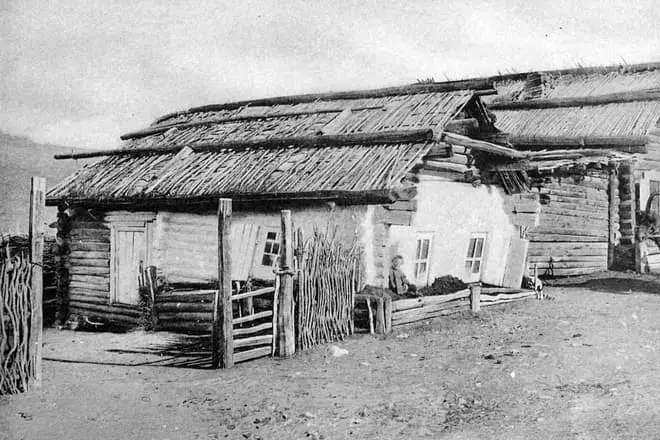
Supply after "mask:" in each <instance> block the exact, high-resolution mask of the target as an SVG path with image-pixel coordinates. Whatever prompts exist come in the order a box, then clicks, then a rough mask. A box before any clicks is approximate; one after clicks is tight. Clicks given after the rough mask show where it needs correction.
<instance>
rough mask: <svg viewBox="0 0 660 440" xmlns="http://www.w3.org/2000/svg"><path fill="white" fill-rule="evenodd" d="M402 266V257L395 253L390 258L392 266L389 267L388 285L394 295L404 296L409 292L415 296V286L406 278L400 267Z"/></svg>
mask: <svg viewBox="0 0 660 440" xmlns="http://www.w3.org/2000/svg"><path fill="white" fill-rule="evenodd" d="M401 266H403V257H402V256H401V255H397V256H396V257H394V258H392V267H391V268H390V276H389V287H390V290H391V291H392V292H394V294H395V295H400V296H404V295H406V294H411V295H413V296H417V286H415V285H414V284H412V283H411V282H410V281H408V278H407V277H406V275H405V274H404V273H403V270H402V269H401Z"/></svg>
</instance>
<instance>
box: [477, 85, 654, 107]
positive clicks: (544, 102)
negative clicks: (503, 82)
mask: <svg viewBox="0 0 660 440" xmlns="http://www.w3.org/2000/svg"><path fill="white" fill-rule="evenodd" d="M658 99H660V89H657V88H652V89H645V90H638V91H630V92H617V93H608V94H604V95H597V96H579V97H570V98H552V99H529V100H525V101H500V102H497V101H496V102H493V103H491V104H490V105H489V106H488V107H489V108H491V109H493V110H514V109H516V110H530V109H548V108H561V107H586V106H594V105H606V104H613V103H622V102H637V101H654V100H658Z"/></svg>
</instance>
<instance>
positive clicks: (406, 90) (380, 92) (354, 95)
mask: <svg viewBox="0 0 660 440" xmlns="http://www.w3.org/2000/svg"><path fill="white" fill-rule="evenodd" d="M466 90H489V91H490V90H493V81H492V80H489V79H476V80H475V79H468V80H459V81H446V82H439V83H429V84H411V85H408V86H403V87H387V88H382V89H374V90H351V91H346V92H330V93H314V94H307V95H293V96H277V97H274V98H263V99H254V100H247V101H236V102H230V103H226V104H211V105H205V106H200V107H193V108H190V109H188V110H185V111H181V112H175V113H169V114H167V115H164V116H161V117H160V118H158V119H157V120H156V123H158V122H163V121H165V120H167V119H171V118H173V117H177V116H183V115H187V114H191V113H205V112H211V111H221V110H235V109H238V108H241V107H246V106H249V107H262V106H264V107H265V106H273V105H295V104H303V103H308V102H315V101H331V100H340V99H369V98H384V97H387V96H400V95H414V94H419V93H445V92H454V91H466ZM488 93H490V92H488Z"/></svg>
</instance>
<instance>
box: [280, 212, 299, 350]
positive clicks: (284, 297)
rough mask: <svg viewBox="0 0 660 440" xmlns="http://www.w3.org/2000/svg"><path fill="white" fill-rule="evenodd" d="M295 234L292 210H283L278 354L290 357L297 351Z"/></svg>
mask: <svg viewBox="0 0 660 440" xmlns="http://www.w3.org/2000/svg"><path fill="white" fill-rule="evenodd" d="M292 238H293V234H292V231H291V211H289V210H283V211H282V234H281V238H280V273H279V274H278V277H279V278H280V283H279V284H280V291H279V295H278V302H279V304H278V307H277V312H278V316H277V354H278V356H281V357H288V356H291V355H293V354H294V353H295V352H296V337H295V326H294V322H293V273H292V266H293V264H292V261H293V241H292Z"/></svg>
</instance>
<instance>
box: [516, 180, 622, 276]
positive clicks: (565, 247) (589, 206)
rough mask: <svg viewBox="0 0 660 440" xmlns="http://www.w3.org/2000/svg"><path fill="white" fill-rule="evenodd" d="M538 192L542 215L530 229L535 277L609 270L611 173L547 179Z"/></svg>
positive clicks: (530, 265) (529, 259)
mask: <svg viewBox="0 0 660 440" xmlns="http://www.w3.org/2000/svg"><path fill="white" fill-rule="evenodd" d="M549 180H550V181H549V182H546V183H544V184H542V185H541V186H540V187H539V188H537V189H538V193H539V195H540V198H541V202H542V203H541V211H540V214H539V219H538V225H537V226H535V227H533V228H530V230H529V233H528V238H529V240H530V244H529V251H528V270H529V271H530V273H531V272H533V268H534V265H535V264H536V265H537V266H538V270H539V274H540V275H541V276H543V275H547V276H550V275H554V276H571V275H583V274H588V273H593V272H598V271H602V270H606V269H607V267H608V266H607V264H608V238H609V229H610V227H609V195H608V190H607V189H608V185H609V175H608V172H607V170H605V171H602V172H591V173H590V174H589V175H587V176H584V177H583V178H572V177H564V178H559V177H551V178H549Z"/></svg>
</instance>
